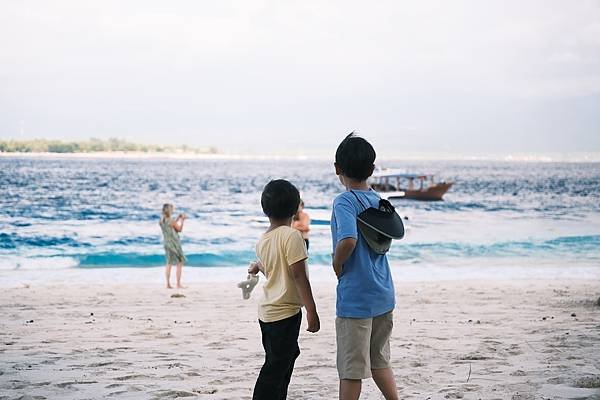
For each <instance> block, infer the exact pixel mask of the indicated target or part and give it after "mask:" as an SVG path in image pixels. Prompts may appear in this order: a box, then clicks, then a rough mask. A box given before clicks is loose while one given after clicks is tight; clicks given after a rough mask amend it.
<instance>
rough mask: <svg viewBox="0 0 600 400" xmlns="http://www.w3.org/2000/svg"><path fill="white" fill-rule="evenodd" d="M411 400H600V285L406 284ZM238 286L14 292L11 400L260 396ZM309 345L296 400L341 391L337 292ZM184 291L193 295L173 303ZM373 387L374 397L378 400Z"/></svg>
mask: <svg viewBox="0 0 600 400" xmlns="http://www.w3.org/2000/svg"><path fill="white" fill-rule="evenodd" d="M396 286H397V303H398V305H397V308H396V311H395V315H394V322H395V329H394V333H393V338H392V359H393V368H394V372H395V374H396V377H397V381H398V390H399V393H400V398H404V399H459V398H465V399H567V398H568V399H575V398H580V399H583V398H592V399H594V398H597V399H600V306H598V305H597V304H596V302H597V301H598V297H599V296H600V280H595V281H590V280H587V281H584V280H572V279H570V280H561V281H559V280H547V281H546V280H543V279H538V280H531V281H522V280H519V281H515V280H507V281H497V282H493V283H491V282H489V281H486V282H481V281H452V282H445V281H442V282H424V283H418V282H411V283H402V282H397V285H396ZM257 289H258V290H255V291H254V293H253V296H252V299H250V300H248V301H244V300H242V298H241V291H240V290H239V289H238V288H236V287H235V283H223V282H206V283H191V284H190V285H189V287H188V288H187V289H183V290H166V289H163V288H162V287H161V286H159V285H151V284H147V283H144V284H143V285H140V286H135V285H128V284H112V285H111V284H105V283H102V284H98V285H91V284H80V285H64V284H61V285H56V284H52V285H31V286H29V287H26V286H21V287H12V288H3V290H2V293H0V321H1V323H0V399H17V398H22V399H45V398H47V399H98V398H107V399H112V398H115V399H162V398H177V397H189V398H199V399H250V398H251V396H252V388H253V385H254V381H255V379H256V375H257V373H258V371H259V369H260V366H261V364H262V358H263V351H262V347H261V342H260V331H259V327H258V323H257V321H256V301H257V298H258V295H260V284H259V287H258V288H257ZM314 291H315V296H316V300H317V304H318V308H319V312H320V315H321V327H322V329H321V332H319V333H318V334H316V335H312V334H309V333H308V332H305V331H304V329H305V326H306V321H303V328H302V330H303V331H302V333H301V337H300V347H301V351H302V354H301V355H300V358H299V359H298V361H297V363H296V368H295V371H294V375H293V378H292V382H291V385H290V391H289V398H290V399H334V398H336V397H337V385H338V382H337V373H336V369H335V335H334V313H335V286H334V283H333V282H316V283H315V284H314ZM176 294H180V295H182V296H174V295H176ZM380 398H381V396H379V394H378V392H377V389H376V387H375V385H374V384H373V382H372V381H371V380H368V381H365V383H364V385H363V396H362V399H380Z"/></svg>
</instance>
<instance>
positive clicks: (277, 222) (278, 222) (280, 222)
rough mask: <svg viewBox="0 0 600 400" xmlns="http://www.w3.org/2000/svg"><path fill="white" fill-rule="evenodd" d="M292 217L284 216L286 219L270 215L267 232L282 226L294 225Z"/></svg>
mask: <svg viewBox="0 0 600 400" xmlns="http://www.w3.org/2000/svg"><path fill="white" fill-rule="evenodd" d="M292 218H293V217H290V218H284V219H277V218H271V217H269V222H270V225H269V229H267V232H271V231H272V230H274V229H277V228H279V227H280V226H291V225H292Z"/></svg>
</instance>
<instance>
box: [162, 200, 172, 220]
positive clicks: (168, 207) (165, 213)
mask: <svg viewBox="0 0 600 400" xmlns="http://www.w3.org/2000/svg"><path fill="white" fill-rule="evenodd" d="M172 212H173V204H171V203H165V204H163V208H162V215H161V217H160V220H161V221H164V220H166V219H169V218H171V213H172Z"/></svg>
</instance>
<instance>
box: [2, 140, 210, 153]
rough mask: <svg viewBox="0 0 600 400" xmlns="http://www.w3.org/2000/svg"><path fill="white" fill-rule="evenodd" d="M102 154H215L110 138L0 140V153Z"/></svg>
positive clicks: (208, 148)
mask: <svg viewBox="0 0 600 400" xmlns="http://www.w3.org/2000/svg"><path fill="white" fill-rule="evenodd" d="M102 152H139V153H191V154H216V153H218V150H217V148H216V147H213V146H208V147H200V148H197V147H190V146H187V145H180V146H163V145H155V144H140V143H132V142H128V141H126V140H122V139H117V138H110V139H107V140H102V139H96V138H91V139H89V140H84V141H62V140H46V139H31V140H0V153H102Z"/></svg>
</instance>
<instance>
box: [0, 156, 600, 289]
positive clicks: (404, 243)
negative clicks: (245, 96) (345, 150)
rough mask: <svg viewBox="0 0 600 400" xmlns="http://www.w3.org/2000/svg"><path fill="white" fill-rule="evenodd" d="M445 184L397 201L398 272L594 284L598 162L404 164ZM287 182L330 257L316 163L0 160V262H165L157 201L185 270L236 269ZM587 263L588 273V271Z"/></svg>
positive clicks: (315, 246)
mask: <svg viewBox="0 0 600 400" xmlns="http://www.w3.org/2000/svg"><path fill="white" fill-rule="evenodd" d="M382 165H383V166H385V167H394V168H400V169H402V170H404V171H406V172H411V173H435V174H436V177H437V178H438V180H439V179H443V180H447V181H452V182H454V186H453V187H452V188H451V189H450V191H449V192H448V193H447V194H446V195H445V197H444V201H441V202H419V201H414V200H395V201H394V204H395V206H396V209H397V211H398V212H399V214H400V215H402V216H403V217H404V218H405V223H406V227H407V233H406V237H405V238H404V239H402V240H399V241H396V242H394V244H393V246H392V249H391V250H390V252H389V259H390V263H391V265H392V268H394V269H402V268H409V269H410V270H411V271H422V272H423V274H425V275H426V274H427V273H428V272H427V271H431V270H432V268H433V269H435V268H438V269H439V268H445V271H454V270H456V271H461V268H462V270H469V271H479V270H485V269H486V268H489V269H495V270H498V269H502V268H510V267H511V266H517V265H518V266H519V267H520V268H540V267H550V268H554V269H555V270H567V271H569V270H571V271H575V270H576V269H577V268H583V269H582V270H585V271H587V273H588V274H590V273H591V274H592V276H595V277H599V278H600V163H551V162H491V161H409V162H408V161H402V160H397V161H393V160H389V161H387V160H386V161H385V162H383V163H382ZM276 178H285V179H288V180H290V181H291V182H292V183H294V184H295V185H296V186H297V187H298V188H299V190H300V192H301V195H302V198H303V199H304V201H305V203H306V211H307V212H308V213H309V215H310V216H311V218H312V231H311V239H310V240H311V246H310V259H309V263H310V265H311V266H312V267H313V269H319V268H326V267H327V266H329V265H330V261H331V252H332V244H331V235H330V231H329V217H330V214H331V204H332V201H333V198H334V197H335V196H336V195H337V194H338V193H340V192H341V191H343V187H342V186H341V185H340V183H339V181H338V179H337V177H336V176H335V174H334V170H333V163H332V162H331V161H324V160H316V161H315V160H292V159H285V160H274V159H257V160H239V159H230V160H227V159H216V160H210V159H193V160H189V159H187V160H184V159H121V158H119V159H98V158H77V159H75V158H46V157H45V158H34V157H31V158H27V157H2V158H0V187H1V188H2V196H1V197H0V270H2V271H8V270H10V271H15V273H18V271H19V270H50V271H57V270H72V269H77V270H80V271H81V270H92V269H99V268H130V269H131V268H138V269H139V268H149V267H158V266H162V265H163V263H164V252H163V248H162V243H161V233H160V228H159V226H158V219H159V217H160V211H161V207H162V204H163V203H165V202H170V203H173V204H174V205H175V213H176V214H177V213H179V212H184V213H186V214H187V215H188V217H189V219H188V220H187V221H186V224H185V227H184V231H183V233H182V235H181V237H182V245H183V249H184V252H185V253H186V255H187V258H188V262H187V266H188V268H189V267H191V268H211V267H241V266H245V265H247V264H248V263H249V262H250V261H252V260H254V259H255V254H254V245H255V243H256V241H257V240H258V238H259V236H260V235H261V233H262V232H263V231H264V230H265V229H266V227H267V223H268V221H267V219H266V218H265V217H264V216H263V214H262V211H261V207H260V193H261V190H262V188H263V186H264V185H265V184H266V183H267V182H268V181H269V180H270V179H276ZM590 271H591V272H590Z"/></svg>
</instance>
